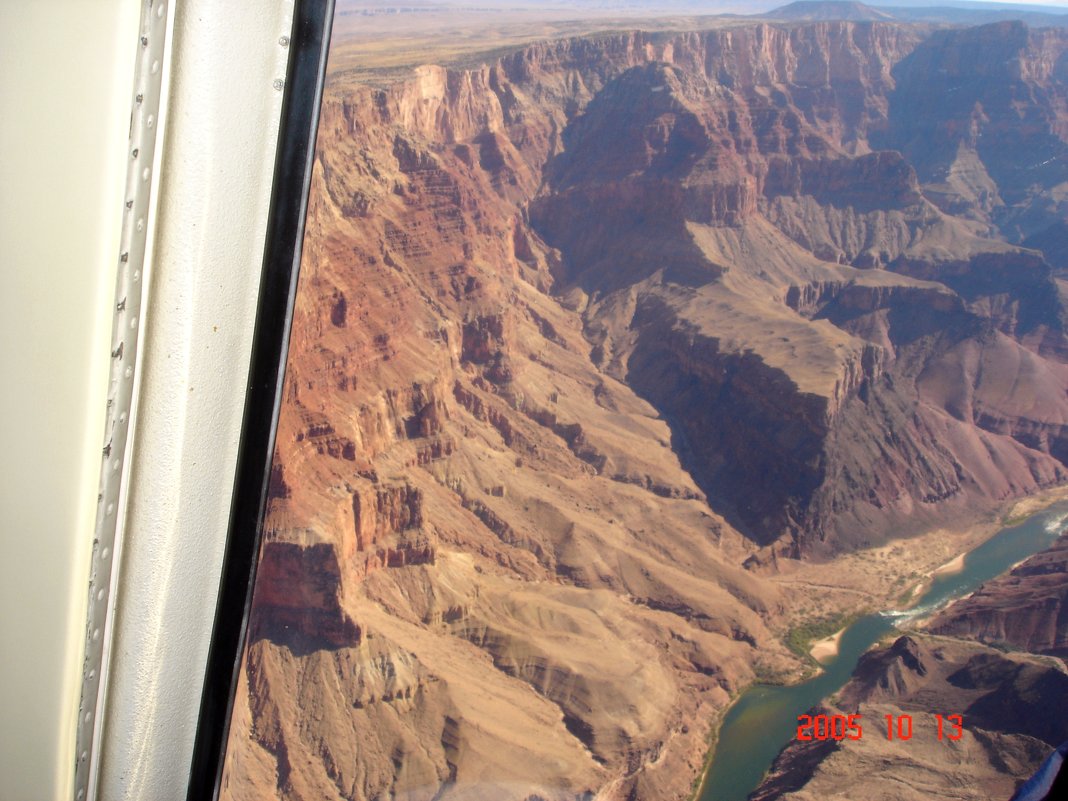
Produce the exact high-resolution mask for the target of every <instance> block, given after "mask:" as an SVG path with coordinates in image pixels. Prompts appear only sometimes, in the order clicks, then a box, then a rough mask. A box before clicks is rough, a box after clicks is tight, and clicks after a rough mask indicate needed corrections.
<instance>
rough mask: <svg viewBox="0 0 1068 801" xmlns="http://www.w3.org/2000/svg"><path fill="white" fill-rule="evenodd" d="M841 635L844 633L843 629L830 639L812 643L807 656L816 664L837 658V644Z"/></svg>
mask: <svg viewBox="0 0 1068 801" xmlns="http://www.w3.org/2000/svg"><path fill="white" fill-rule="evenodd" d="M843 633H845V629H844V628H843V629H839V630H838V631H837V632H835V633H834V634H832V635H831V636H830V637H825V638H824V639H822V640H817V641H816V642H814V643H812V649H811V650H810V651H809V654H810V655H811V656H812V658H813V659H815V660H816V661H817V662H826V661H828V660H830V659H833V658H834V657H836V656H838V643H839V642H841V640H842V634H843Z"/></svg>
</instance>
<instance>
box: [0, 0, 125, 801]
mask: <svg viewBox="0 0 1068 801" xmlns="http://www.w3.org/2000/svg"><path fill="white" fill-rule="evenodd" d="M140 11H141V6H140V3H138V2H136V0H96V1H95V2H92V3H88V2H83V0H57V1H56V2H50V3H30V2H27V3H0V30H3V32H4V44H3V46H2V47H0V99H2V100H3V113H2V114H0V245H2V253H3V261H2V268H0V269H2V275H3V277H4V288H3V298H4V311H3V314H2V315H0V375H2V378H0V442H2V443H3V447H2V448H0V546H2V554H3V556H2V558H0V654H2V657H0V709H2V710H3V716H2V717H0V798H3V799H5V801H45V800H47V799H57V800H58V799H62V800H63V801H68V800H69V799H70V798H71V797H72V786H73V766H74V731H75V716H76V713H77V706H78V694H79V690H80V678H81V660H82V650H83V638H84V635H85V618H86V592H87V580H88V575H89V568H88V564H89V550H90V547H91V544H92V538H93V523H94V516H95V513H96V496H97V485H98V482H99V476H100V460H101V447H102V446H103V434H104V401H105V397H106V389H107V381H108V367H109V362H110V359H109V347H108V344H109V341H110V336H111V318H112V298H113V295H114V290H115V265H116V262H117V258H118V252H119V232H120V226H121V210H122V200H123V182H124V179H125V174H126V163H127V159H126V155H127V154H126V143H127V131H128V127H129V121H130V116H129V115H130V93H131V90H132V88H133V67H134V57H135V46H136V42H137V26H138V20H139V18H140Z"/></svg>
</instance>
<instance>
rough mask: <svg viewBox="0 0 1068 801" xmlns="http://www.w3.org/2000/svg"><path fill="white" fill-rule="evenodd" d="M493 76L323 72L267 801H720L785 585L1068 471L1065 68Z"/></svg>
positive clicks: (557, 70)
mask: <svg viewBox="0 0 1068 801" xmlns="http://www.w3.org/2000/svg"><path fill="white" fill-rule="evenodd" d="M476 56H477V54H465V57H464V59H463V61H464V63H463V64H457V65H450V66H441V65H424V66H419V67H417V68H415V69H414V70H412V71H410V73H408V74H405V75H402V76H399V77H397V76H391V77H390V78H389V80H386V79H385V78H383V77H382V76H379V77H378V78H374V76H373V75H371V77H368V76H369V73H368V72H367V70H356V71H352V70H347V69H346V68H345V67H346V64H345V63H344V62H339V63H337V64H334V65H333V67H332V72H331V75H330V79H329V82H328V85H327V89H326V93H325V97H324V100H323V105H322V110H321V118H320V127H319V141H318V144H317V156H316V164H315V172H314V176H313V181H312V188H311V195H310V199H309V210H308V217H307V233H306V238H305V244H304V256H303V261H302V266H301V275H300V291H299V294H298V297H297V300H296V307H295V312H294V318H293V333H292V338H291V343H290V357H289V363H288V367H287V371H286V377H285V386H284V393H283V394H284V405H283V408H282V411H281V415H280V419H279V423H278V429H277V445H276V452H275V461H274V469H273V472H272V475H271V481H270V487H269V499H268V512H267V517H266V520H265V523H264V542H263V546H262V553H261V559H260V566H259V569H258V574H259V575H258V581H257V587H256V593H255V597H254V605H253V610H252V616H251V620H250V624H249V644H248V648H247V650H246V653H245V657H244V661H243V664H242V669H241V673H240V683H239V687H238V693H237V698H236V700H235V710H234V715H233V720H232V723H231V728H230V738H229V744H228V751H227V764H226V772H225V775H224V780H223V781H224V783H223V797H225V798H228V799H233V800H234V801H238V800H240V799H262V798H279V799H326V798H331V799H333V798H337V799H380V798H403V799H410V801H417V799H426V801H430V799H439V798H440V799H513V798H514V799H516V800H517V801H527V800H529V801H535V799H542V801H549V800H550V799H552V800H554V801H555V799H594V798H596V799H603V800H604V801H614V800H615V799H654V798H655V799H683V798H688V797H689V796H690V795H691V793H692V790H693V786H694V783H695V781H696V780H697V779H698V777H699V775H700V772H701V769H702V765H703V763H704V759H705V752H706V751H707V748H708V736H709V732H710V731H711V730H712V728H713V726H714V724H715V721H716V720H717V719H718V715H719V714H720V712H721V710H722V709H723V708H724V707H725V706H726V705H727V704H728V703H729V701H730V699H731V697H732V696H733V695H734V694H735V693H736V692H737V691H738V690H739V689H740V688H741V687H743V686H745V685H747V684H750V683H752V682H753V681H754V680H756V679H758V678H759V677H761V676H766V675H769V674H774V675H778V676H785V677H797V676H799V675H801V673H802V672H803V671H804V669H805V667H804V664H803V662H802V661H801V660H800V659H799V658H798V657H797V656H795V655H794V654H793V653H791V652H790V651H789V650H788V649H787V648H786V647H785V646H784V645H783V643H782V640H781V634H782V630H783V623H784V620H785V619H786V618H787V616H788V613H789V610H790V609H791V608H792V605H793V604H794V602H795V600H794V599H792V598H791V597H789V593H788V592H786V591H785V590H784V589H783V586H782V585H781V584H778V583H776V582H775V581H774V580H773V578H774V576H775V575H777V574H779V573H780V572H781V571H783V570H789V564H790V563H797V562H799V561H803V562H817V563H818V562H828V563H833V560H835V559H837V558H839V557H841V556H842V555H845V554H850V553H854V552H857V551H860V550H864V549H869V548H875V547H880V546H885V545H886V544H887V543H890V542H893V541H894V540H895V539H897V538H900V537H904V536H910V535H913V534H918V533H921V532H924V531H927V530H930V529H933V528H936V527H939V526H949V525H959V526H966V525H967V524H968V523H969V522H971V521H975V520H977V519H979V518H980V517H981V516H983V515H989V514H992V513H994V512H995V511H996V510H997V509H999V508H1000V507H1001V506H1002V505H1004V504H1005V503H1006V502H1007V501H1009V500H1011V499H1014V498H1019V497H1023V496H1027V495H1032V494H1035V493H1037V492H1040V491H1042V490H1044V489H1048V488H1050V487H1053V486H1056V485H1058V484H1061V483H1063V482H1064V481H1065V480H1066V479H1068V340H1066V337H1065V319H1066V316H1068V315H1066V311H1065V303H1064V288H1065V284H1064V280H1065V279H1064V278H1062V274H1063V271H1064V270H1065V269H1066V263H1065V262H1064V254H1063V251H1061V250H1060V248H1059V243H1060V242H1061V241H1063V229H1064V226H1065V224H1066V223H1065V220H1068V208H1066V206H1065V202H1066V198H1068V195H1066V187H1068V175H1066V174H1064V171H1065V170H1066V169H1068V89H1066V83H1065V78H1066V77H1068V35H1066V34H1065V33H1063V32H1062V31H1061V30H1059V29H1057V30H1055V29H1029V28H1027V27H1026V26H1024V25H1022V24H1020V23H1015V22H999V23H995V24H992V25H988V26H982V27H977V28H967V29H957V28H940V27H936V26H932V25H922V24H916V25H913V24H904V23H899V22H881V21H861V22H848V21H821V22H799V23H775V22H767V21H760V22H753V21H739V20H731V21H728V22H724V23H723V24H722V25H719V26H716V27H712V28H710V29H703V30H682V31H657V32H641V31H626V32H609V33H602V34H590V35H584V36H579V37H572V38H566V39H559V40H552V41H542V42H538V43H534V44H530V45H524V46H521V47H517V48H508V49H507V52H504V53H494V54H493V55H492V56H489V57H482V56H477V57H476ZM932 566H933V565H932ZM1023 592H1024V593H1025V594H1029V593H1030V592H1031V591H1030V590H1029V589H1026V590H1024V591H1023ZM998 597H999V598H1000V597H1003V596H1002V595H999V596H998ZM980 602H981V594H977V595H976V596H975V597H974V598H973V599H972V601H970V603H973V604H976V605H978V604H980ZM1008 606H1009V604H1008V603H1007V602H1006V603H1000V602H999V603H994V604H992V605H990V604H988V605H987V606H986V607H984V611H982V612H980V611H978V608H977V611H976V614H975V615H971V614H970V613H969V615H968V620H969V621H971V622H970V623H968V624H966V625H967V626H972V627H976V626H980V627H982V631H983V632H993V633H989V634H984V635H983V636H991V637H995V638H996V639H998V640H1001V639H1005V640H1010V639H1011V637H1012V636H1016V635H1010V634H1007V633H1005V632H1007V631H1008V630H1009V629H1012V630H1013V631H1019V632H1026V634H1025V636H1026V639H1027V644H1028V646H1029V647H1030V646H1031V645H1032V644H1037V645H1036V647H1037V646H1038V645H1040V646H1041V647H1042V648H1045V649H1046V650H1047V651H1048V652H1049V653H1054V652H1055V651H1052V650H1049V649H1056V648H1062V647H1063V645H1064V641H1063V638H1062V639H1057V638H1056V637H1053V638H1052V639H1051V636H1050V635H1049V634H1048V628H1043V625H1045V624H1043V623H1041V622H1040V621H1038V620H1036V616H1038V617H1041V616H1042V615H1044V614H1045V611H1044V610H1046V609H1047V607H1045V606H1043V607H1042V610H1039V611H1036V612H1034V613H1030V612H1022V613H1016V612H1014V611H1011V610H1009V609H1008ZM1012 615H1017V617H1020V618H1021V619H1022V618H1026V625H1025V626H1017V625H1016V623H1015V622H1012V621H1014V620H1016V619H1017V618H1015V617H1011V616H1012ZM979 621H984V622H981V623H980V622H979ZM946 625H947V626H948V625H949V623H946ZM973 633H974V629H973ZM925 642H926V641H919V640H909V641H907V642H906V643H905V644H904V645H901V646H896V645H895V646H894V648H899V650H900V649H902V648H903V649H906V650H908V649H913V648H928V647H929V646H927V645H925V644H924V643H925ZM917 643H919V644H917ZM939 647H942V646H939ZM945 648H947V649H949V651H947V653H950V652H952V653H951V656H952V660H956V661H957V662H959V661H961V660H964V663H965V664H968V660H969V659H973V658H979V657H983V658H986V657H985V656H984V655H985V654H986V651H982V652H979V651H976V652H975V653H973V652H972V651H969V650H967V649H968V648H980V646H964V645H959V644H958V645H952V646H950V645H946V646H945ZM953 649H956V650H953ZM958 651H959V653H958ZM895 653H896V652H895ZM998 658H1001V657H998ZM924 659H925V660H926V662H931V660H936V661H937V657H935V656H934V655H930V656H925V657H924ZM1004 659H1008V660H1009V661H1012V658H1010V657H1004ZM952 660H950V661H952ZM926 662H925V663H926ZM954 664H956V662H954ZM872 669H873V670H875V669H876V668H872ZM879 669H882V668H879ZM1014 669H1015V668H1014ZM1005 670H1008V668H1006V669H1005ZM1011 672H1012V671H1011V670H1010V671H1009V673H1011ZM939 675H941V674H939ZM999 675H1000V674H999ZM940 680H941V679H940ZM946 680H947V681H948V679H946ZM1006 680H1008V679H1006ZM984 686H985V685H984ZM969 698H970V696H969ZM899 700H900V699H896V700H895V699H879V702H880V703H884V702H885V703H890V702H891V701H893V702H895V703H896V702H897V701H899ZM858 703H859V702H858ZM902 708H904V707H902ZM1022 747H1023V746H1021V748H1022ZM974 748H975V749H979V746H978V745H976V746H974ZM988 750H989V749H988ZM976 753H979V751H978V750H976ZM984 753H985V752H984ZM1028 753H1030V752H1028ZM1024 762H1025V761H1020V763H1019V764H1020V765H1023V764H1024ZM1027 764H1030V763H1027Z"/></svg>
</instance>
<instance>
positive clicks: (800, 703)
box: [699, 502, 1068, 801]
mask: <svg viewBox="0 0 1068 801" xmlns="http://www.w3.org/2000/svg"><path fill="white" fill-rule="evenodd" d="M1065 520H1068V502H1060V503H1057V504H1055V505H1053V506H1051V507H1049V508H1048V509H1045V510H1044V511H1042V512H1038V513H1036V514H1035V515H1033V516H1031V517H1029V518H1028V519H1027V520H1025V521H1023V522H1022V523H1019V524H1018V525H1014V526H1008V527H1006V528H1003V529H1002V530H1001V531H999V532H998V533H997V534H995V535H994V536H993V537H991V538H990V539H989V540H987V541H986V542H984V543H983V544H982V545H980V546H978V547H977V548H976V549H975V550H973V551H971V552H970V553H968V554H967V556H966V557H965V559H964V568H963V569H962V570H961V571H960V572H959V573H955V574H943V575H939V576H936V577H935V578H934V579H933V580H932V583H931V586H930V587H929V588H928V589H927V591H926V592H925V593H924V594H923V595H922V596H921V597H920V599H919V600H918V602H917V603H916V605H915V606H913V607H910V608H909V609H907V610H904V611H890V612H879V613H875V614H871V615H866V616H864V617H862V618H859V619H858V620H857V621H856V622H854V623H853V624H852V625H851V626H849V628H847V629H846V630H845V632H844V633H843V634H842V638H841V641H840V642H839V645H838V655H837V656H835V657H834V658H833V659H832V660H830V661H828V662H825V663H824V664H823V671H822V672H821V673H820V674H819V675H817V676H815V677H814V678H812V679H809V680H808V681H805V682H802V683H801V684H795V685H793V686H791V687H781V686H773V685H764V684H757V685H753V686H752V687H750V688H749V689H748V690H746V691H745V692H744V693H742V694H741V696H739V698H738V700H737V701H735V703H734V704H732V705H731V708H730V709H729V710H728V712H727V716H726V717H725V718H724V720H723V725H722V726H721V727H720V731H719V738H718V741H717V744H716V750H715V753H714V755H713V757H712V763H711V765H710V766H709V770H708V775H707V777H706V779H705V782H704V785H703V787H702V789H701V793H700V796H699V801H745V799H746V797H747V796H748V795H749V793H751V792H752V791H753V790H755V789H756V787H757V786H758V785H759V784H760V782H761V781H762V780H763V778H764V774H765V773H766V772H767V770H768V768H770V767H771V763H772V762H773V761H774V759H775V757H776V756H777V755H778V753H779V752H780V751H781V750H782V749H783V748H784V747H785V746H786V745H787V744H788V743H789V742H790V740H791V739H793V737H794V735H795V734H796V733H797V716H798V715H801V714H804V713H805V712H807V711H808V710H809V709H811V708H812V707H813V706H815V705H816V704H817V703H819V702H820V701H822V700H823V699H824V698H827V697H828V696H829V695H831V694H832V693H835V692H837V691H838V690H839V689H840V688H841V687H842V686H843V685H844V684H845V683H846V682H847V681H848V680H849V676H850V674H851V673H852V672H853V668H854V667H856V664H857V660H858V659H860V657H861V655H862V654H863V653H864V652H865V651H867V650H868V648H870V647H871V646H872V645H873V644H874V643H876V642H877V641H878V640H879V639H880V638H881V637H882V636H883V635H885V634H886V633H887V632H890V631H892V630H893V629H894V628H895V627H896V626H898V625H900V624H902V623H906V622H908V621H910V620H914V619H916V618H918V617H924V616H926V615H929V614H930V613H931V612H933V611H935V610H937V609H939V608H941V607H943V606H945V605H946V604H948V603H949V602H950V601H953V600H955V599H957V598H959V597H961V596H963V595H967V594H968V593H970V592H972V591H973V590H975V589H976V588H977V587H978V586H979V585H980V584H982V583H983V582H984V581H989V580H990V579H992V578H994V577H995V576H998V575H1001V574H1002V573H1004V572H1006V571H1007V570H1009V569H1010V568H1011V567H1012V566H1013V565H1015V564H1016V563H1017V562H1020V561H1022V560H1024V559H1026V558H1027V557H1029V556H1031V555H1032V554H1035V553H1037V552H1038V551H1041V550H1043V549H1045V548H1048V547H1049V546H1050V545H1051V544H1052V543H1053V541H1054V540H1055V539H1056V538H1057V534H1058V533H1059V532H1060V530H1061V528H1062V526H1063V525H1064V522H1065Z"/></svg>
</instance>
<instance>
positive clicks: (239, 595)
mask: <svg viewBox="0 0 1068 801" xmlns="http://www.w3.org/2000/svg"><path fill="white" fill-rule="evenodd" d="M333 14H334V0H297V2H296V4H295V8H294V14H293V28H292V33H291V35H290V37H289V43H288V46H289V50H290V52H289V64H288V68H287V71H286V81H285V85H284V88H283V91H284V96H283V100H282V119H281V126H280V129H279V137H278V147H277V150H276V157H275V169H274V184H273V188H272V197H271V207H270V212H269V217H268V221H267V236H266V244H265V248H264V264H263V273H262V277H261V282H260V292H259V299H258V303H257V311H256V325H255V332H254V334H253V349H252V353H251V359H250V365H249V374H248V382H247V386H246V396H245V403H244V414H243V420H242V425H241V441H240V445H239V448H238V457H237V470H236V475H235V479H234V488H233V495H232V501H231V508H230V523H229V529H228V533H227V538H226V546H225V552H224V557H223V569H222V576H221V578H220V586H219V594H218V601H217V606H216V613H215V621H214V624H213V629H212V636H211V645H210V648H209V652H208V660H207V665H206V669H205V674H204V689H203V694H202V696H201V703H200V714H199V717H198V723H197V731H196V736H195V739H194V744H193V759H192V765H191V768H190V774H189V785H188V791H187V798H188V799H189V801H198V800H199V799H205V798H218V795H219V791H220V781H221V778H222V768H223V762H224V759H225V744H226V740H227V735H228V732H229V728H230V717H231V710H232V708H233V703H234V694H235V692H236V688H237V677H238V672H239V670H240V667H241V658H242V654H243V651H244V647H245V640H246V636H247V630H248V620H249V613H250V610H251V606H252V591H253V587H254V585H255V579H256V567H257V563H258V557H259V551H260V543H261V539H262V533H263V518H264V512H265V510H266V504H267V492H268V486H269V482H270V474H271V462H272V459H273V455H274V443H275V432H276V429H277V424H278V415H279V411H280V408H281V402H282V384H283V380H284V377H285V368H286V358H287V356H288V351H289V336H290V327H291V323H292V319H293V305H294V302H295V298H296V291H297V279H298V276H299V271H300V260H301V253H302V249H303V240H304V227H305V218H306V215H307V207H308V195H309V190H310V186H311V176H312V167H313V164H314V158H315V142H316V135H317V131H318V125H319V109H320V106H321V103H322V97H323V87H324V84H325V79H326V63H327V57H328V53H329V44H330V32H331V26H332V22H333Z"/></svg>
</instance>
